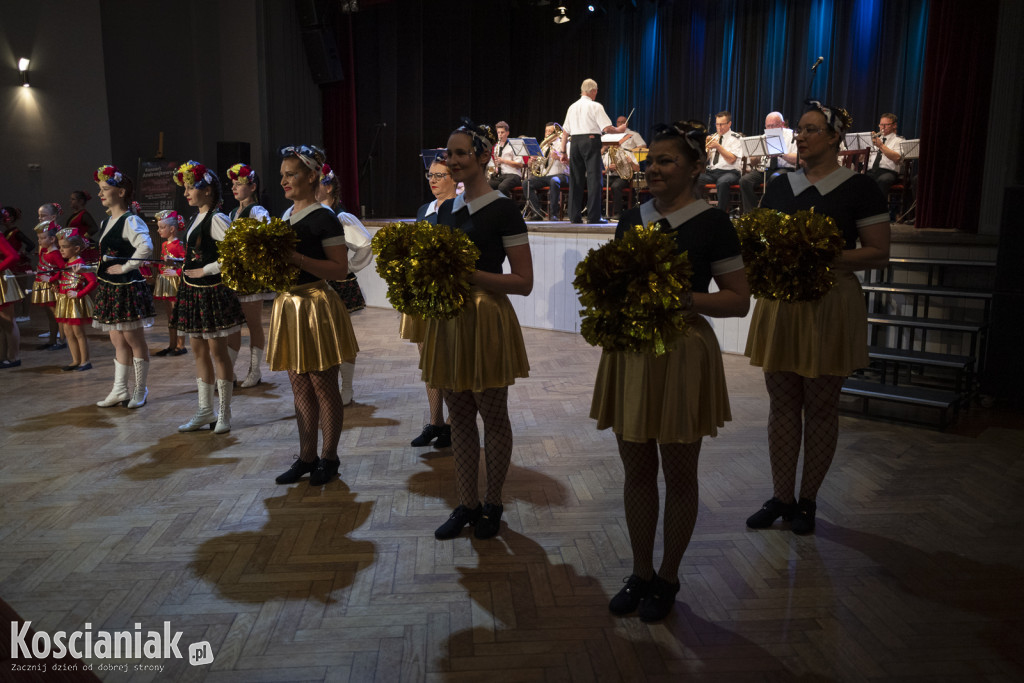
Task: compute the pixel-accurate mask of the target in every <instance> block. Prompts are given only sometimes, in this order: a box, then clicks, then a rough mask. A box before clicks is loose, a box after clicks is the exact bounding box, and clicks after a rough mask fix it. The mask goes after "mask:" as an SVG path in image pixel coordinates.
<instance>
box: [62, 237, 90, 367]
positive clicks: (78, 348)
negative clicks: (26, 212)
mask: <svg viewBox="0 0 1024 683" xmlns="http://www.w3.org/2000/svg"><path fill="white" fill-rule="evenodd" d="M58 240H59V244H60V255H61V257H62V258H63V259H64V267H63V269H62V270H61V272H60V276H59V278H58V279H57V281H56V289H57V306H56V316H57V322H58V323H60V329H61V332H63V334H64V338H65V339H66V340H67V341H68V350H69V351H71V365H68V366H65V367H63V368H61V370H63V371H64V372H72V371H76V370H77V371H79V372H82V371H85V370H91V369H92V363H91V362H89V341H88V340H87V339H86V337H85V330H84V329H82V326H83V325H88V324H89V323H91V322H92V313H93V302H92V297H90V296H89V293H90V292H92V291H93V290H94V289H95V288H96V284H97V280H96V275H95V273H93V272H92V270H91V269H90V268H89V267H88V266H86V263H85V261H84V260H83V259H82V252H83V251H84V250H85V239H83V238H82V236H81V235H80V234H79V232H78V229H77V228H64V229H63V230H61V231H60V232H59V233H58Z"/></svg>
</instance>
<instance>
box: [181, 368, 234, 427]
mask: <svg viewBox="0 0 1024 683" xmlns="http://www.w3.org/2000/svg"><path fill="white" fill-rule="evenodd" d="M196 384H197V385H198V386H199V409H198V410H196V414H195V415H193V416H192V419H191V420H189V421H188V422H186V423H185V424H183V425H180V426H179V427H178V431H179V432H194V431H196V430H198V429H202V428H203V427H205V426H207V425H209V426H210V427H211V428H212V427H213V423H214V422H216V419H215V417H214V414H213V385H212V384H207V383H206V382H204V381H203V380H201V379H199V378H198V377H197V378H196ZM228 384H231V382H228Z"/></svg>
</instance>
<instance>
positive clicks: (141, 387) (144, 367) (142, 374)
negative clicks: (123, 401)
mask: <svg viewBox="0 0 1024 683" xmlns="http://www.w3.org/2000/svg"><path fill="white" fill-rule="evenodd" d="M132 363H134V364H135V391H134V392H133V393H132V400H130V401H128V407H129V408H141V407H142V406H144V405H146V399H147V398H148V397H149V387H147V386H146V378H147V377H149V361H148V360H145V359H142V358H133V359H132Z"/></svg>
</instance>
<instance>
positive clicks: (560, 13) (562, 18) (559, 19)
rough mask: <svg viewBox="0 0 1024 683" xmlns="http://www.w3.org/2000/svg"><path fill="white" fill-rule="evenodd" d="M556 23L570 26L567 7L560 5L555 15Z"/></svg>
mask: <svg viewBox="0 0 1024 683" xmlns="http://www.w3.org/2000/svg"><path fill="white" fill-rule="evenodd" d="M555 23H556V24H568V23H569V15H568V14H566V13H565V5H559V6H558V10H557V12H556V14H555Z"/></svg>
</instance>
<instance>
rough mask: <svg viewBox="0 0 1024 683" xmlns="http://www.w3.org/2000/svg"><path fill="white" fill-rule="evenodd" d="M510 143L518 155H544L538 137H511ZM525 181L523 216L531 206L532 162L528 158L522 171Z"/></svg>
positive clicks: (513, 151) (514, 152)
mask: <svg viewBox="0 0 1024 683" xmlns="http://www.w3.org/2000/svg"><path fill="white" fill-rule="evenodd" d="M508 144H509V146H510V147H511V148H512V153H513V154H515V155H516V156H517V157H535V156H544V152H543V151H541V148H540V143H539V142H537V138H531V137H519V138H509V139H508ZM521 175H522V181H523V198H524V199H525V201H524V203H523V218H525V217H526V212H527V210H528V209H529V208H530V175H531V174H530V162H529V160H527V162H526V165H525V166H523V171H522V174H521Z"/></svg>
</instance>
